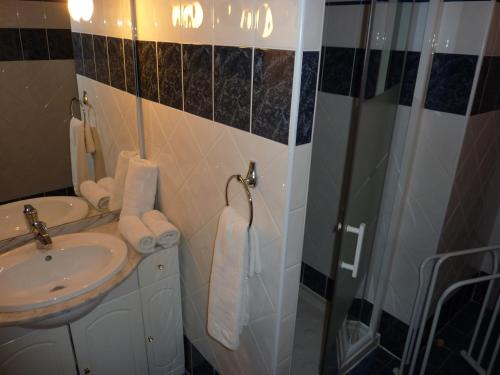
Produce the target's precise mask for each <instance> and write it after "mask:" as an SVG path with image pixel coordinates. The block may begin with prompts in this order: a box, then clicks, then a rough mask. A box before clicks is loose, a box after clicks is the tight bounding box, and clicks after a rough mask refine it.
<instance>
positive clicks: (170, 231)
mask: <svg viewBox="0 0 500 375" xmlns="http://www.w3.org/2000/svg"><path fill="white" fill-rule="evenodd" d="M142 222H143V223H144V224H145V225H146V226H147V227H148V228H149V230H150V231H151V232H153V234H154V235H155V239H156V243H157V244H158V245H160V246H161V247H163V248H165V249H166V248H169V247H172V246H175V245H177V244H178V243H179V239H180V232H179V230H178V229H177V228H176V227H175V225H173V224H172V223H170V222H169V221H168V220H167V218H166V217H165V215H163V213H162V212H160V211H158V210H150V211H146V212H144V214H143V215H142Z"/></svg>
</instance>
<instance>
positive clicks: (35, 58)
mask: <svg viewBox="0 0 500 375" xmlns="http://www.w3.org/2000/svg"><path fill="white" fill-rule="evenodd" d="M83 3H85V4H84V5H85V6H84V7H80V5H81V4H83ZM75 4H76V5H75ZM100 4H101V2H94V1H93V0H85V1H80V2H72V4H69V5H70V7H69V8H70V9H71V11H72V12H71V16H70V13H69V11H68V1H67V0H59V1H54V0H52V1H21V0H2V1H1V2H0V87H2V90H1V91H0V149H1V150H2V154H3V156H2V158H0V241H1V240H4V239H7V238H11V237H14V236H18V235H22V234H26V233H28V232H29V230H30V228H29V226H28V224H27V221H26V220H25V217H24V214H23V209H24V207H25V205H27V204H30V205H32V206H33V207H34V208H35V209H36V210H37V213H38V217H39V220H41V221H44V222H45V223H46V224H47V226H48V227H54V226H57V225H61V224H65V223H69V222H73V221H76V220H81V219H84V218H87V217H89V216H95V215H100V214H102V213H104V212H109V209H110V206H109V203H106V202H109V200H110V199H111V200H112V198H111V191H112V189H113V180H112V178H113V177H114V173H115V166H116V163H117V160H118V155H119V153H120V151H122V150H138V141H137V130H136V108H135V96H134V95H135V78H134V74H133V72H134V68H133V67H134V64H133V58H132V56H133V52H132V42H131V25H132V23H131V18H130V4H129V1H128V0H116V1H114V2H113V7H109V6H108V7H106V8H107V9H106V10H105V9H104V6H101V5H100ZM80 8H81V9H80ZM110 9H111V10H112V11H113V12H111V11H110ZM80 13H81V14H80ZM111 13H112V14H111ZM91 30H92V31H91ZM126 60H127V64H126ZM103 90H112V91H113V95H102V93H103ZM84 93H86V94H85V98H84ZM72 117H74V118H73V119H72ZM70 133H71V135H70ZM70 138H71V140H70ZM87 180H88V181H92V184H90V185H88V184H86V185H85V186H86V187H83V185H82V183H83V182H84V181H87ZM96 186H97V189H98V190H96ZM99 189H100V190H99ZM103 191H104V193H103ZM106 199H107V201H106ZM111 208H117V207H116V205H115V207H112V206H111Z"/></svg>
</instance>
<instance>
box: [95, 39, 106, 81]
mask: <svg viewBox="0 0 500 375" xmlns="http://www.w3.org/2000/svg"><path fill="white" fill-rule="evenodd" d="M93 39H94V55H95V72H96V78H97V80H98V81H99V82H102V83H105V84H106V85H109V84H110V82H109V65H108V47H107V43H106V37H105V36H102V35H94V38H93Z"/></svg>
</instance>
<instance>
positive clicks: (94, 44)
mask: <svg viewBox="0 0 500 375" xmlns="http://www.w3.org/2000/svg"><path fill="white" fill-rule="evenodd" d="M91 21H92V22H84V21H82V22H79V23H77V22H74V21H71V29H72V43H73V50H74V55H75V70H76V73H77V81H78V91H79V94H80V96H81V95H82V92H83V91H84V90H85V91H87V94H88V97H89V103H90V105H91V106H92V110H91V111H90V116H89V122H90V124H91V126H92V127H94V128H95V130H96V133H97V143H98V144H97V147H98V149H99V150H101V152H98V153H97V154H98V155H102V160H100V161H99V162H98V163H96V165H99V166H101V165H103V166H104V170H102V171H100V172H99V173H98V171H96V173H98V174H100V175H103V176H104V175H108V176H112V175H113V174H114V170H115V165H116V159H117V157H118V154H119V153H120V151H121V150H138V149H139V142H138V129H137V110H136V99H135V93H136V87H135V76H134V62H133V45H132V32H131V25H132V23H131V11H130V2H129V1H128V0H120V1H111V2H107V1H94V14H93V16H92V20H91Z"/></svg>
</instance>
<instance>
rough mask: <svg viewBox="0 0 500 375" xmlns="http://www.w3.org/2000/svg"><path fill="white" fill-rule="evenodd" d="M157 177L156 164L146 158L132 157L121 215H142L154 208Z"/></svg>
mask: <svg viewBox="0 0 500 375" xmlns="http://www.w3.org/2000/svg"><path fill="white" fill-rule="evenodd" d="M157 178H158V166H157V165H156V164H154V163H152V162H150V161H149V160H145V159H139V158H132V159H130V161H129V165H128V172H127V178H126V179H125V188H124V189H123V203H122V211H121V213H120V216H130V215H132V216H138V217H141V216H142V214H143V213H144V212H146V211H149V210H152V209H153V206H154V204H155V197H156V181H157Z"/></svg>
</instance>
